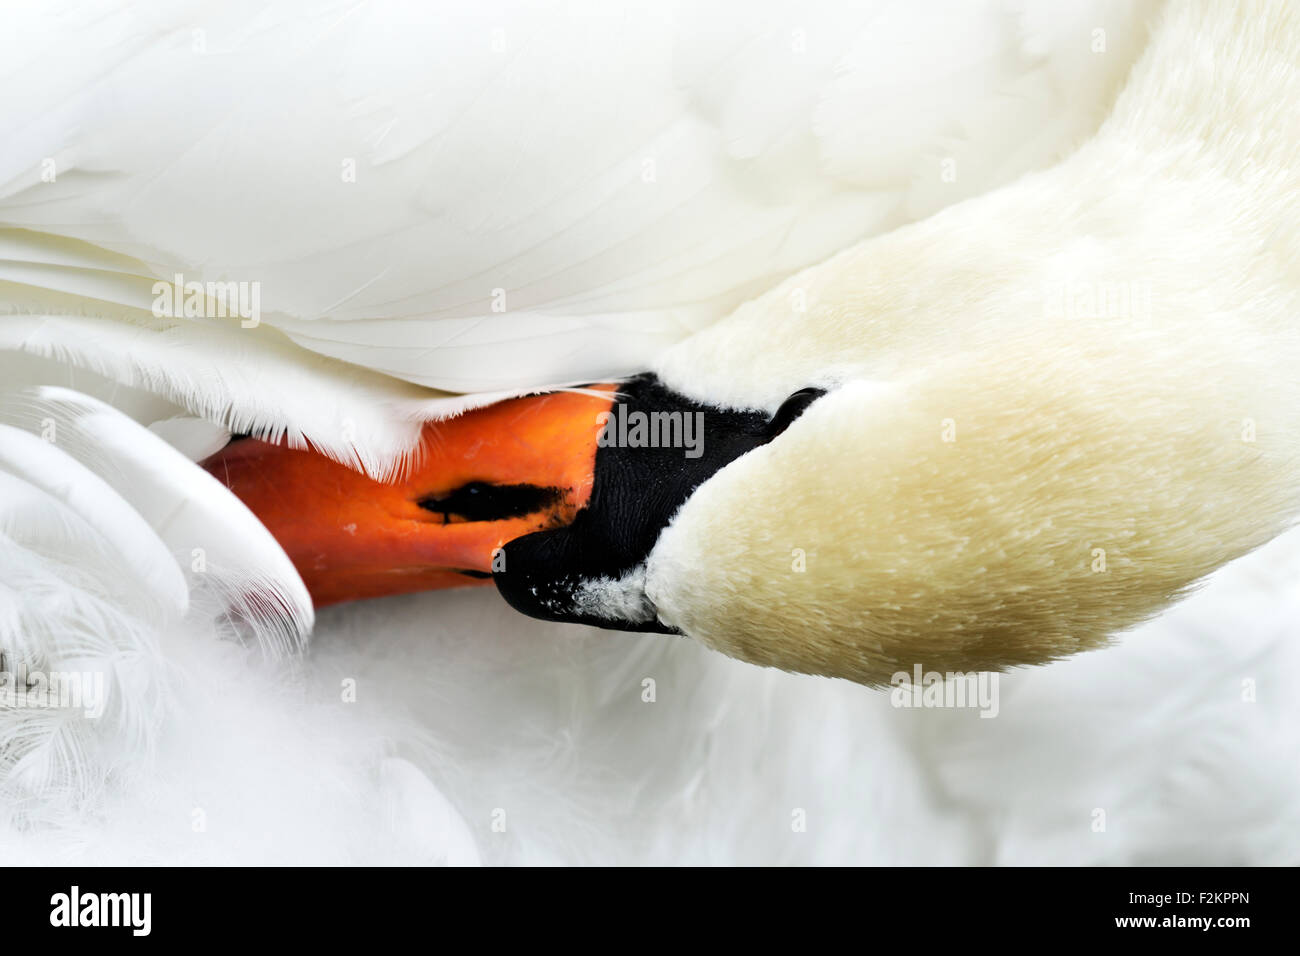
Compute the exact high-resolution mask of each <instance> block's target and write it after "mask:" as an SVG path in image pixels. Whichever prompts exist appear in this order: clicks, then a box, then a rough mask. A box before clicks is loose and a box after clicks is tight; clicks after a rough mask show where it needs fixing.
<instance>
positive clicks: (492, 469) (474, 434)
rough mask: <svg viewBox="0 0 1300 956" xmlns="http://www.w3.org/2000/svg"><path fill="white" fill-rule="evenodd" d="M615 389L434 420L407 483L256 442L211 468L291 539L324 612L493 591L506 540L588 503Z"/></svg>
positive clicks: (550, 524) (294, 556) (292, 553)
mask: <svg viewBox="0 0 1300 956" xmlns="http://www.w3.org/2000/svg"><path fill="white" fill-rule="evenodd" d="M614 391H615V386H613V385H595V386H590V387H588V388H587V389H585V390H584V392H552V393H548V394H545V395H537V396H530V397H525V398H516V399H509V400H506V401H502V402H498V403H496V404H494V405H489V406H487V407H485V408H480V409H476V410H473V411H469V412H466V413H465V414H463V415H460V416H458V417H456V418H453V419H449V420H447V421H441V422H429V423H428V424H426V425H425V427H424V448H423V450H422V455H421V457H420V459H419V464H418V465H416V466H415V467H413V468H412V469H411V470H410V471H409V473H408V474H407V475H406V477H405V478H403V479H401V480H397V481H391V482H381V481H376V480H374V479H372V478H368V477H366V476H365V475H363V474H361V473H359V472H357V471H354V470H353V469H351V468H348V467H347V466H345V465H341V464H339V463H338V462H336V461H334V460H332V459H330V458H327V457H326V456H324V455H322V454H320V453H318V452H316V451H313V450H310V449H294V448H289V447H287V446H285V445H284V444H270V443H267V442H263V441H258V440H256V439H253V438H243V439H239V440H237V441H234V442H232V443H231V444H229V445H227V446H226V447H225V448H224V449H222V450H221V451H220V452H218V453H217V454H215V455H213V456H212V457H210V458H208V459H207V460H206V461H204V462H203V466H204V467H205V468H207V470H208V471H209V472H211V473H212V474H213V475H215V476H216V477H217V479H218V480H220V481H222V482H224V483H225V484H226V485H227V486H228V487H229V488H230V489H231V490H232V491H233V492H234V493H235V494H236V495H237V496H238V497H239V498H240V499H241V500H242V501H243V502H244V504H246V505H247V506H248V507H249V509H250V510H252V511H253V513H254V514H256V515H257V517H258V518H259V519H261V521H262V523H263V524H265V525H266V527H267V529H268V530H270V532H271V534H272V535H274V537H275V538H276V540H277V541H279V542H280V545H281V546H282V547H283V548H284V549H285V551H286V552H287V553H288V555H289V558H290V559H291V560H292V561H293V563H294V566H295V567H296V568H297V569H298V572H299V574H301V575H302V579H303V582H304V583H305V584H306V586H307V590H308V591H309V592H310V593H311V596H312V599H313V600H314V601H315V603H316V606H317V607H321V606H324V605H327V604H334V603H337V602H339V601H350V600H354V599H359V598H371V597H382V596H385V595H390V594H401V593H403V592H407V591H424V590H430V589H434V588H448V587H461V586H464V585H472V584H484V583H487V582H488V581H489V580H490V579H491V577H492V572H493V570H500V567H499V565H500V562H501V554H502V552H501V551H500V549H501V548H502V547H503V546H504V545H505V544H506V543H507V542H509V541H512V540H514V539H515V538H518V537H520V536H522V535H526V534H531V533H533V532H536V531H546V530H549V529H553V528H558V527H562V526H564V525H567V524H569V523H570V522H572V521H573V519H574V516H575V515H577V514H578V512H579V511H580V510H581V509H582V508H583V507H584V506H585V505H586V504H587V501H588V499H589V498H590V496H591V490H592V483H593V480H594V471H595V461H596V447H597V439H598V437H599V435H600V432H601V429H602V423H603V421H604V417H605V416H604V415H602V413H607V412H608V411H609V410H610V407H611V405H612V404H613V400H614ZM494 563H495V564H496V565H498V566H497V567H495V568H494Z"/></svg>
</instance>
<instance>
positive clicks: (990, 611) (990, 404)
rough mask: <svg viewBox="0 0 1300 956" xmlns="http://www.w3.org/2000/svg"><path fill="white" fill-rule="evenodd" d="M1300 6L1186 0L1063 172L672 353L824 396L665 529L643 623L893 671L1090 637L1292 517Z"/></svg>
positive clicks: (848, 672)
mask: <svg viewBox="0 0 1300 956" xmlns="http://www.w3.org/2000/svg"><path fill="white" fill-rule="evenodd" d="M1297 50H1300V10H1298V9H1296V8H1295V7H1294V6H1291V5H1288V4H1285V3H1280V2H1279V3H1259V4H1232V3H1202V4H1194V5H1193V4H1173V5H1171V7H1170V8H1169V10H1168V11H1167V13H1166V14H1165V16H1164V18H1163V20H1162V22H1161V23H1160V25H1159V26H1158V28H1157V30H1156V32H1155V34H1154V37H1153V40H1152V45H1151V47H1150V48H1149V49H1148V51H1147V53H1146V54H1145V55H1144V57H1143V58H1142V60H1141V61H1140V62H1139V64H1138V66H1137V67H1136V68H1135V70H1134V73H1133V75H1132V77H1131V79H1130V81H1129V83H1128V85H1127V87H1126V89H1125V91H1124V93H1123V94H1122V96H1121V97H1120V100H1119V102H1118V104H1117V106H1116V110H1115V113H1114V115H1113V116H1112V117H1111V119H1110V120H1109V121H1108V122H1107V123H1106V124H1105V126H1104V127H1103V128H1102V130H1101V131H1100V132H1099V134H1098V135H1097V136H1096V137H1095V138H1094V139H1093V140H1092V141H1091V142H1089V143H1088V144H1086V145H1085V146H1084V147H1083V148H1082V149H1081V150H1080V151H1079V152H1077V153H1076V154H1075V155H1074V156H1072V157H1071V158H1069V159H1068V160H1066V161H1065V162H1064V163H1062V164H1061V165H1059V166H1057V167H1056V168H1054V169H1052V170H1049V171H1047V172H1045V173H1041V174H1037V175H1034V176H1031V177H1028V178H1026V179H1023V180H1021V181H1020V182H1017V183H1015V184H1013V185H1011V186H1009V187H1007V188H1004V189H1002V190H1000V191H998V192H996V193H993V194H990V195H988V196H986V197H983V198H980V199H977V200H973V201H969V202H966V203H963V204H960V205H958V206H955V207H953V208H951V209H949V210H947V211H945V212H943V213H941V214H939V215H937V216H935V217H933V218H931V219H929V220H927V221H924V222H922V223H919V224H917V225H914V226H911V227H908V228H905V229H902V230H899V231H897V232H895V233H892V234H889V235H886V236H883V237H879V238H876V239H872V240H869V241H867V242H864V243H862V244H860V245H858V246H856V247H854V248H851V249H849V250H847V251H845V252H844V253H841V254H840V255H838V256H836V257H834V258H833V259H831V260H829V261H827V262H825V263H823V264H821V265H818V266H815V267H813V268H810V269H808V270H806V271H804V272H802V273H800V274H798V275H796V276H794V277H793V278H791V279H790V280H788V281H787V282H785V283H784V284H783V285H782V286H780V287H778V288H776V289H774V290H773V291H771V292H769V293H768V294H766V295H764V296H762V297H761V298H759V299H756V300H754V301H752V302H750V303H748V304H747V305H745V306H743V307H741V308H740V309H739V310H737V311H736V312H735V313H734V314H733V315H732V316H730V317H729V318H728V319H726V320H725V321H723V322H721V323H720V324H718V325H716V326H714V327H712V328H710V329H708V330H706V331H704V332H701V333H699V334H697V335H696V336H694V337H693V338H691V339H689V340H688V341H686V342H685V343H683V344H682V345H680V346H677V347H676V348H675V349H674V350H673V351H671V352H670V353H669V354H668V355H667V356H666V357H665V358H664V360H663V361H662V362H661V364H660V366H659V368H658V370H657V371H658V372H659V374H660V375H661V377H662V378H663V379H664V380H665V381H666V382H667V383H668V384H669V385H671V386H673V387H675V388H677V389H679V390H681V391H683V392H686V393H688V394H691V395H693V396H695V397H698V398H700V399H701V400H708V401H713V402H715V403H719V404H724V405H729V406H739V407H746V406H747V407H767V408H771V407H774V406H775V405H776V404H778V403H779V402H780V400H781V398H783V397H784V396H785V395H786V394H788V393H789V392H791V391H793V390H795V389H798V388H800V387H803V386H807V385H830V386H833V390H832V391H831V393H830V394H828V395H827V396H826V397H825V398H824V399H822V400H821V401H819V402H818V403H816V404H815V405H813V406H812V408H811V409H809V411H808V412H807V413H805V414H804V415H803V416H802V417H801V418H800V419H799V420H798V421H797V422H795V423H794V425H793V426H792V427H791V428H790V429H789V430H788V431H787V432H786V433H785V434H784V435H782V436H781V437H780V438H778V439H777V440H776V441H774V442H773V443H771V444H770V445H768V446H765V447H763V448H761V449H758V450H757V451H754V452H752V453H750V454H749V455H746V456H744V457H742V458H741V459H739V460H737V461H735V462H734V463H732V464H731V465H729V466H728V467H726V468H724V469H723V470H722V471H720V472H719V473H717V474H716V475H715V476H714V477H712V478H711V479H710V480H709V481H708V482H706V483H705V484H704V485H703V486H701V487H700V488H699V490H698V491H697V492H696V493H695V494H694V495H693V496H692V497H691V499H690V500H689V501H688V502H687V503H686V505H685V506H684V507H683V508H682V510H681V511H680V512H679V513H678V515H677V516H676V518H675V520H674V521H673V523H672V524H671V525H670V527H669V528H668V529H666V530H665V532H664V533H663V535H662V536H661V537H660V539H659V541H658V544H657V545H656V547H655V549H654V551H653V553H652V554H651V556H650V559H649V562H648V565H647V575H646V591H647V594H648V596H649V597H650V599H651V600H652V601H653V602H654V604H655V606H656V608H657V609H658V613H659V615H660V617H661V618H662V619H663V620H664V621H665V622H666V623H668V624H670V625H673V626H676V627H678V628H680V629H681V630H683V631H685V632H686V633H688V634H690V635H692V636H693V637H696V638H698V639H699V640H701V641H703V642H704V643H706V644H708V645H710V646H712V647H715V648H717V649H719V650H721V651H724V652H726V653H728V654H731V655H734V656H736V657H741V658H744V659H746V660H750V661H753V662H755V663H759V664H766V665H772V666H776V667H781V668H785V669H788V670H796V671H810V672H816V673H822V674H830V675H835V676H841V677H847V678H851V679H853V680H857V681H862V682H864V683H869V684H877V683H887V682H888V681H889V680H890V676H891V674H893V673H894V672H897V671H899V670H910V669H911V668H912V666H913V665H914V664H916V663H920V664H922V665H923V666H925V667H927V668H933V669H938V670H962V671H965V670H971V669H985V668H1001V667H1007V666H1014V665H1021V664H1035V663H1042V662H1045V661H1049V660H1052V659H1054V658H1058V657H1060V656H1063V655H1067V654H1071V653H1074V652H1076V651H1080V650H1085V649H1088V648H1092V647H1096V646H1098V645H1099V644H1101V643H1103V642H1105V641H1106V640H1107V638H1108V637H1109V636H1110V635H1111V634H1113V633H1114V632H1116V631H1117V630H1120V629H1123V628H1126V627H1128V626H1130V625H1133V624H1135V623H1137V622H1138V621H1141V620H1142V619H1144V618H1146V617H1149V616H1150V615H1152V614H1155V613H1156V612H1158V611H1160V610H1161V609H1163V608H1164V607H1166V606H1167V605H1168V604H1169V603H1170V602H1172V601H1173V600H1175V599H1176V598H1177V597H1178V596H1179V595H1180V594H1182V593H1184V592H1185V591H1186V589H1187V588H1188V587H1189V586H1191V585H1192V584H1194V583H1195V582H1196V581H1197V580H1198V579H1199V578H1201V577H1202V576H1204V575H1205V574H1207V573H1208V572H1210V571H1211V570H1213V569H1214V568H1216V567H1218V566H1219V565H1221V564H1223V563H1224V562H1226V561H1229V560H1231V559H1233V558H1235V557H1237V556H1239V555H1241V554H1244V553H1245V552H1247V551H1250V550H1251V549H1253V548H1255V547H1257V546H1259V545H1261V544H1263V543H1264V542H1266V541H1268V540H1269V539H1270V538H1272V537H1273V536H1275V535H1277V534H1278V533H1279V532H1281V531H1282V530H1284V529H1285V528H1286V527H1287V526H1288V525H1289V524H1290V523H1291V522H1292V521H1293V520H1294V518H1295V516H1296V515H1297V513H1300V417H1297V416H1298V415H1300V375H1297V371H1296V370H1297V369H1300V327H1298V326H1300V323H1298V322H1297V319H1298V318H1300V182H1298V181H1297V177H1296V174H1295V168H1294V161H1295V156H1296V155H1297V154H1300V70H1298V69H1297V63H1296V59H1295V57H1296V51H1297Z"/></svg>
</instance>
